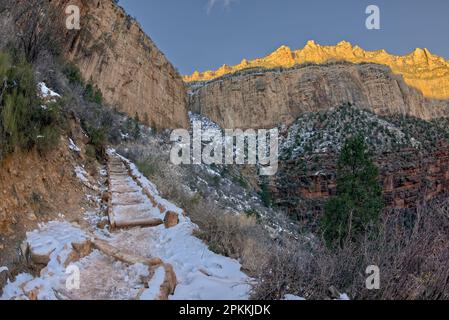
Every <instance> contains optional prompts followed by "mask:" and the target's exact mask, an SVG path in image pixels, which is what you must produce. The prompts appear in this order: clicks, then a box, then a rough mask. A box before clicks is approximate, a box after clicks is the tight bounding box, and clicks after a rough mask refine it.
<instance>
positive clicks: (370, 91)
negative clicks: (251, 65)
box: [189, 62, 448, 128]
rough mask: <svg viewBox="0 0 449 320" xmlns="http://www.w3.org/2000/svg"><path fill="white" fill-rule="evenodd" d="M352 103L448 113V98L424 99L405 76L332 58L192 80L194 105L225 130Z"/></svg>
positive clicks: (379, 110)
mask: <svg viewBox="0 0 449 320" xmlns="http://www.w3.org/2000/svg"><path fill="white" fill-rule="evenodd" d="M348 102H349V103H352V104H355V105H357V106H359V107H360V108H364V109H367V110H370V111H373V112H375V113H376V114H378V115H388V114H406V115H411V116H415V117H418V118H422V119H431V118H434V117H439V116H442V115H445V114H447V112H448V111H447V110H448V103H447V102H446V101H439V100H431V99H427V98H425V97H424V96H423V95H422V94H421V93H420V92H419V91H418V90H415V89H413V88H411V87H409V86H407V85H406V83H405V82H404V81H403V79H402V77H401V76H399V75H395V74H393V73H392V72H391V70H390V69H389V68H388V67H386V66H382V65H378V64H371V63H368V64H365V63H364V64H352V63H347V62H332V63H327V64H324V65H316V64H303V65H299V66H295V67H292V68H289V69H283V68H277V69H270V70H266V69H263V68H258V69H251V70H243V71H241V72H238V73H235V74H232V75H227V76H223V77H221V78H217V79H215V80H212V81H209V82H206V83H203V84H198V83H197V84H193V85H192V86H191V92H190V95H189V104H190V106H189V107H190V109H191V110H192V111H193V112H196V113H200V114H203V115H205V116H207V117H209V118H210V119H212V120H213V121H215V122H217V123H218V124H220V126H222V127H224V128H261V127H274V126H277V125H278V124H280V123H285V124H291V123H292V122H293V121H294V120H295V119H296V118H297V117H299V116H301V115H302V114H304V113H306V112H317V111H322V110H327V109H329V108H332V107H338V106H340V105H342V104H344V103H348Z"/></svg>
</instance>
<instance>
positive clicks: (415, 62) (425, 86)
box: [184, 41, 449, 100]
mask: <svg viewBox="0 0 449 320" xmlns="http://www.w3.org/2000/svg"><path fill="white" fill-rule="evenodd" d="M328 61H347V62H352V63H362V62H368V63H376V64H382V65H386V66H388V67H390V68H391V69H392V70H393V72H394V73H395V74H400V75H402V76H403V77H404V79H405V82H406V83H407V84H408V85H409V86H411V87H414V88H416V89H418V90H420V91H421V92H422V93H423V94H424V96H425V97H428V98H433V99H442V100H446V99H449V61H446V60H445V59H443V58H442V57H439V56H437V55H434V54H432V53H431V52H430V51H429V50H427V49H420V48H418V49H416V50H414V51H413V52H412V53H410V54H408V55H405V56H397V55H392V54H389V53H388V52H386V51H385V50H378V51H365V50H363V49H362V48H360V47H359V46H353V45H352V44H350V43H349V42H347V41H342V42H340V43H338V44H337V45H335V46H321V45H319V44H317V43H315V42H314V41H308V42H307V44H306V45H305V47H304V48H303V49H299V50H294V51H292V50H291V49H290V48H289V47H286V46H282V47H280V48H279V49H277V50H276V51H274V52H273V53H271V54H269V55H268V56H266V57H264V58H260V59H255V60H250V61H248V60H246V59H243V60H242V62H241V63H240V64H238V65H235V66H228V65H223V66H222V67H221V68H220V69H218V70H215V71H206V72H202V73H200V72H198V71H196V72H195V73H193V74H192V75H190V76H185V77H184V80H185V81H186V82H195V81H209V80H212V79H215V78H218V77H221V76H223V75H228V74H232V73H235V72H238V71H241V70H245V69H248V68H265V69H271V68H276V67H284V68H290V67H293V66H295V65H298V64H303V63H307V62H311V63H317V64H322V63H326V62H328Z"/></svg>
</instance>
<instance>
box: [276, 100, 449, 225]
mask: <svg viewBox="0 0 449 320" xmlns="http://www.w3.org/2000/svg"><path fill="white" fill-rule="evenodd" d="M354 134H361V135H363V136H364V137H365V141H366V142H367V144H368V146H369V148H370V150H371V152H372V154H373V158H374V161H375V163H376V165H377V166H378V168H379V170H380V183H381V184H382V186H383V191H384V199H385V203H386V205H387V206H389V207H391V208H396V209H406V208H414V207H416V206H417V204H418V203H419V202H420V201H424V200H431V199H434V198H435V197H437V196H438V195H441V194H444V193H447V192H448V191H449V153H448V152H447V146H448V143H449V126H448V121H447V118H442V119H436V120H433V121H424V120H421V119H417V118H413V117H400V116H394V117H379V116H377V115H375V114H374V113H370V112H367V111H361V110H360V109H359V108H357V107H354V106H342V107H340V108H335V109H332V110H328V111H323V112H319V113H310V114H306V115H304V116H302V117H300V118H299V119H298V120H297V121H295V123H294V124H293V125H292V126H291V127H288V128H285V129H284V131H283V132H282V135H283V137H282V148H281V162H280V167H279V171H278V174H277V176H276V177H274V178H273V179H272V181H271V187H272V192H273V194H274V198H275V199H276V201H277V202H278V204H279V205H280V206H281V207H283V208H285V209H286V210H287V211H288V212H289V213H290V214H291V215H293V216H297V217H300V218H301V219H304V218H305V216H307V212H308V213H310V214H312V215H311V216H310V217H309V218H310V221H315V220H314V218H313V217H314V214H313V213H316V211H320V210H321V208H322V204H323V203H324V201H326V200H327V199H328V198H329V197H330V196H333V195H335V192H336V162H337V159H338V155H339V152H340V148H341V146H342V145H343V143H344V141H345V139H346V138H347V137H349V136H351V135H354ZM306 219H307V217H306Z"/></svg>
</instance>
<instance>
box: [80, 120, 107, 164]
mask: <svg viewBox="0 0 449 320" xmlns="http://www.w3.org/2000/svg"><path fill="white" fill-rule="evenodd" d="M83 128H84V130H85V131H86V132H87V135H88V136H89V138H90V141H89V145H90V146H91V147H89V148H90V150H89V152H90V153H92V151H93V150H92V148H93V149H94V150H95V156H96V158H97V159H98V160H100V161H101V160H104V159H105V158H106V146H107V139H106V133H105V130H104V129H103V128H96V127H93V126H89V125H86V124H85V123H83ZM91 155H92V154H91Z"/></svg>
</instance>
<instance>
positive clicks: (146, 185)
mask: <svg viewBox="0 0 449 320" xmlns="http://www.w3.org/2000/svg"><path fill="white" fill-rule="evenodd" d="M107 194H108V196H107V202H108V209H107V212H108V214H107V215H108V218H109V222H110V225H109V227H107V228H105V229H100V228H99V227H98V224H97V223H91V224H90V225H89V227H81V226H80V225H75V224H71V223H68V222H66V221H52V222H50V223H47V224H45V225H42V226H40V228H39V229H37V230H35V231H33V232H29V233H28V234H27V246H28V251H29V252H30V258H31V260H32V261H33V262H34V263H35V264H39V265H41V266H42V267H43V269H42V271H41V272H40V275H39V276H38V277H33V276H31V275H29V274H20V275H18V276H17V278H16V279H15V281H14V282H12V283H9V284H8V285H7V286H6V287H5V289H4V294H3V296H2V297H1V299H87V300H92V299H145V300H154V299H156V300H157V299H159V300H161V299H247V298H248V292H249V288H250V287H249V284H248V282H249V280H250V279H248V277H247V276H246V275H245V274H244V273H242V272H241V271H240V264H239V263H238V262H237V261H235V260H232V259H229V258H226V257H223V256H220V255H217V254H215V253H213V252H211V251H210V250H209V249H208V248H207V246H206V245H205V244H204V243H202V242H201V241H200V240H199V239H197V238H195V237H194V236H193V235H192V232H193V230H194V229H195V228H196V226H195V225H194V224H193V223H191V221H190V220H189V219H188V218H187V217H186V216H185V213H184V212H183V210H182V209H180V208H178V207H177V206H175V205H174V204H172V203H171V202H169V201H167V200H165V199H163V198H161V197H160V195H159V193H158V191H157V189H156V187H155V186H154V185H153V184H152V183H151V182H150V181H148V180H147V179H146V178H145V177H143V176H142V174H141V173H140V172H139V171H138V170H137V168H136V167H135V166H134V164H132V163H131V162H129V161H128V160H127V159H125V158H123V157H121V156H120V155H118V154H116V153H115V152H114V151H113V150H110V151H109V161H108V193H107ZM100 214H101V213H100V212H98V213H89V214H88V216H87V217H86V220H87V221H99V220H100V221H101V217H99V215H100ZM96 215H98V216H96ZM93 216H94V217H93Z"/></svg>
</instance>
